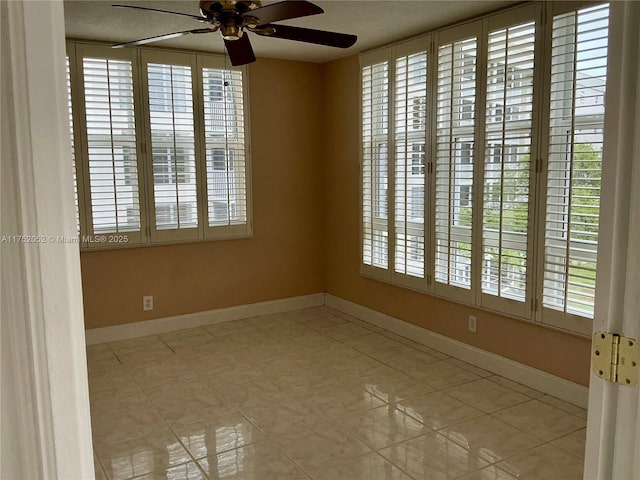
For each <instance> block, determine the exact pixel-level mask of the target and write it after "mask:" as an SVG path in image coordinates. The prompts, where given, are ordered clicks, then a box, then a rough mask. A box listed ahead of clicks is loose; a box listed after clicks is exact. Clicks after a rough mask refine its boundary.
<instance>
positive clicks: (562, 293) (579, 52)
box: [542, 5, 609, 323]
mask: <svg viewBox="0 0 640 480" xmlns="http://www.w3.org/2000/svg"><path fill="white" fill-rule="evenodd" d="M608 13H609V11H608V5H598V6H595V7H590V8H584V9H581V10H578V11H570V12H567V13H562V14H559V15H556V16H554V17H553V33H552V56H551V58H552V64H551V98H550V120H549V122H550V123H549V145H548V151H549V154H548V167H547V169H546V170H547V179H546V182H547V185H546V202H545V209H546V215H545V230H544V253H543V258H544V273H543V276H544V280H543V285H542V306H543V314H544V316H545V317H547V319H549V320H550V321H551V323H558V321H559V320H560V319H561V318H562V316H561V315H559V314H562V313H566V314H570V315H571V316H577V317H586V318H593V310H594V298H595V283H596V256H597V250H598V215H599V211H600V184H601V170H602V144H603V130H604V94H605V88H606V72H607V28H608Z"/></svg>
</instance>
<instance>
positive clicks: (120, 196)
mask: <svg viewBox="0 0 640 480" xmlns="http://www.w3.org/2000/svg"><path fill="white" fill-rule="evenodd" d="M83 76H84V94H85V115H86V135H87V152H88V165H89V181H90V195H91V208H92V210H91V213H92V215H91V216H92V224H91V226H92V231H93V233H95V234H97V233H121V232H135V231H139V230H140V200H139V192H138V169H137V153H136V145H137V144H136V131H135V118H134V117H135V115H134V104H133V102H134V100H133V73H132V64H131V61H128V60H114V59H105V58H87V57H85V58H84V59H83Z"/></svg>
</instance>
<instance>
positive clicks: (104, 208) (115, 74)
mask: <svg viewBox="0 0 640 480" xmlns="http://www.w3.org/2000/svg"><path fill="white" fill-rule="evenodd" d="M67 48H68V51H69V52H70V57H69V58H74V59H77V60H76V61H75V63H74V62H69V71H68V79H69V82H70V83H69V85H68V89H69V91H70V95H71V96H70V108H71V105H72V104H73V105H75V104H78V105H79V107H78V109H77V111H78V112H79V113H78V115H75V116H74V117H73V118H72V122H73V126H74V127H75V129H76V130H75V131H76V132H80V134H79V135H75V136H73V138H72V140H73V141H74V155H75V161H76V162H77V165H76V166H77V171H78V179H77V180H78V181H77V192H78V210H79V219H86V227H85V226H83V225H84V224H83V222H80V221H79V225H80V233H81V240H82V241H81V245H82V247H83V248H91V247H102V248H104V247H106V246H115V244H113V245H112V244H110V243H109V241H107V242H106V243H105V242H94V241H88V240H86V238H87V236H90V235H99V234H109V233H117V234H122V235H121V236H119V237H118V236H109V235H107V236H105V238H107V239H110V238H112V237H113V238H116V241H117V244H118V245H144V244H147V243H157V242H172V241H196V240H205V239H216V238H232V237H246V236H249V235H250V233H251V223H250V201H249V200H250V196H249V182H248V173H249V158H248V155H247V141H246V138H245V129H244V125H245V116H246V111H245V108H244V101H245V88H244V82H245V73H244V69H243V68H235V67H231V68H227V67H226V66H225V63H224V59H223V58H222V57H216V56H213V55H189V54H179V53H173V52H164V51H159V50H155V49H154V50H141V51H138V50H137V49H123V50H112V49H110V48H107V47H102V46H94V45H89V44H73V43H69V44H68V46H67ZM75 78H78V79H79V81H78V82H77V84H76V83H75ZM75 110H76V109H75V107H74V109H73V111H74V112H75ZM76 136H77V137H78V138H76ZM78 146H79V147H80V148H78ZM223 212H224V213H223ZM118 239H125V240H126V241H123V242H121V241H118Z"/></svg>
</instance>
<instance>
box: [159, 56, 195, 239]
mask: <svg viewBox="0 0 640 480" xmlns="http://www.w3.org/2000/svg"><path fill="white" fill-rule="evenodd" d="M147 78H148V89H149V90H148V91H149V97H148V98H149V116H150V130H151V148H152V155H153V197H154V209H155V228H156V230H177V229H185V228H196V227H197V226H198V195H197V185H196V158H195V133H194V120H193V92H192V80H191V67H189V66H182V65H164V64H156V63H148V64H147Z"/></svg>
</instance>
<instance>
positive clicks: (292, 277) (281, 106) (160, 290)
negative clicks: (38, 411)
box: [81, 59, 324, 328]
mask: <svg viewBox="0 0 640 480" xmlns="http://www.w3.org/2000/svg"><path fill="white" fill-rule="evenodd" d="M249 82H250V86H249V91H250V107H251V110H250V112H251V148H252V165H253V175H252V178H253V211H254V213H253V220H254V225H253V232H254V236H253V239H245V240H233V241H223V242H205V243H192V244H184V245H171V246H158V247H143V248H132V249H123V250H110V251H100V252H84V253H82V255H81V261H82V278H83V287H84V288H83V289H84V305H85V319H86V320H85V322H86V327H87V328H96V327H104V326H108V325H117V324H122V323H129V322H136V321H140V320H149V319H153V318H161V317H167V316H171V315H180V314H184V313H191V312H198V311H203V310H211V309H215V308H222V307H228V306H232V305H242V304H248V303H255V302H260V301H265V300H273V299H278V298H286V297H291V296H296V295H306V294H309V293H317V292H322V291H324V277H323V275H324V272H323V266H322V252H323V241H322V233H323V232H322V192H323V186H322V184H321V179H322V175H321V168H322V162H321V157H320V152H321V151H322V135H321V132H322V123H321V122H322V115H321V112H322V98H321V96H320V95H318V92H320V91H321V90H322V66H321V65H317V64H311V63H302V62H288V61H280V60H262V59H261V60H259V61H258V62H256V63H255V64H252V65H251V66H250V69H249ZM143 295H153V296H154V302H155V305H154V307H155V308H154V310H153V311H151V312H143V311H142V296H143Z"/></svg>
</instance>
